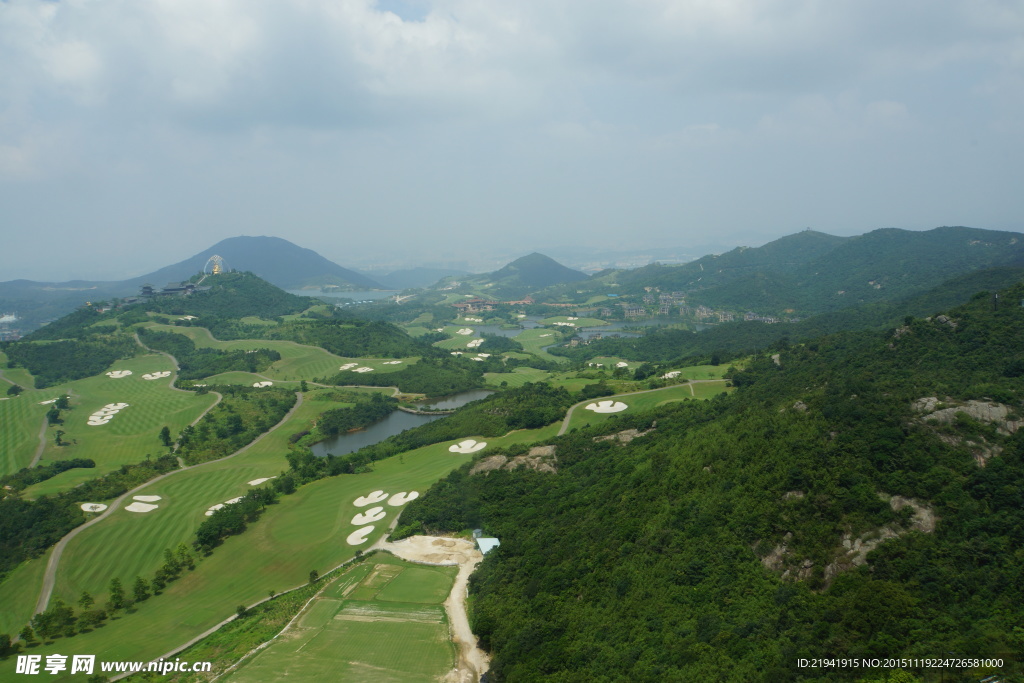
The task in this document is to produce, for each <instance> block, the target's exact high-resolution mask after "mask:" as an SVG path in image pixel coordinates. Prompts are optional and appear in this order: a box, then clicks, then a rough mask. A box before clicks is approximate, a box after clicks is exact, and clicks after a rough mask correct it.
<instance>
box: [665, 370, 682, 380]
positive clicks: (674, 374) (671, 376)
mask: <svg viewBox="0 0 1024 683" xmlns="http://www.w3.org/2000/svg"><path fill="white" fill-rule="evenodd" d="M680 374H682V370H673V371H672V372H666V373H665V374H664V375H662V376H661V378H662V379H675V378H676V377H678V376H679V375H680Z"/></svg>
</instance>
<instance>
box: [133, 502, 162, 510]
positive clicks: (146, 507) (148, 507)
mask: <svg viewBox="0 0 1024 683" xmlns="http://www.w3.org/2000/svg"><path fill="white" fill-rule="evenodd" d="M158 507H160V506H159V505H150V504H149V503H132V504H131V505H129V506H128V507H126V508H125V510H127V511H128V512H152V511H153V510H156V509H157V508H158Z"/></svg>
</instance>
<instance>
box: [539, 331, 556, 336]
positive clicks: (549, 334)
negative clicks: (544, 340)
mask: <svg viewBox="0 0 1024 683" xmlns="http://www.w3.org/2000/svg"><path fill="white" fill-rule="evenodd" d="M540 336H542V337H551V336H553V335H552V334H551V333H550V332H548V333H547V334H542V335H540Z"/></svg>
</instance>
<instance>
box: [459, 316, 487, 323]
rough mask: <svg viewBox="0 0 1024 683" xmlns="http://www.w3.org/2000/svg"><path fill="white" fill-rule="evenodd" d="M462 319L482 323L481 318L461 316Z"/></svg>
mask: <svg viewBox="0 0 1024 683" xmlns="http://www.w3.org/2000/svg"><path fill="white" fill-rule="evenodd" d="M463 320H465V321H466V322H467V323H482V322H483V321H484V319H483V318H469V317H467V318H463Z"/></svg>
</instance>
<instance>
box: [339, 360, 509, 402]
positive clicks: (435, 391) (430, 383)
mask: <svg viewBox="0 0 1024 683" xmlns="http://www.w3.org/2000/svg"><path fill="white" fill-rule="evenodd" d="M501 367H502V366H501V361H500V360H499V359H495V358H489V359H487V362H484V363H470V362H469V361H465V360H459V359H455V358H451V357H449V356H442V357H440V358H421V359H420V360H419V361H418V362H416V363H414V364H412V365H406V366H405V367H403V368H402V369H401V370H398V371H396V372H388V373H373V374H370V373H366V374H362V373H358V372H351V371H342V372H338V373H336V374H334V375H332V376H330V377H325V378H323V379H322V380H319V381H322V382H324V383H325V384H334V385H337V386H348V385H366V386H371V387H391V386H396V387H398V388H399V389H400V390H401V391H404V392H407V393H412V394H426V395H427V396H447V395H449V394H457V393H458V392H460V391H467V390H469V389H476V388H477V387H480V386H483V375H484V373H485V372H501V369H500V368H501Z"/></svg>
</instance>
